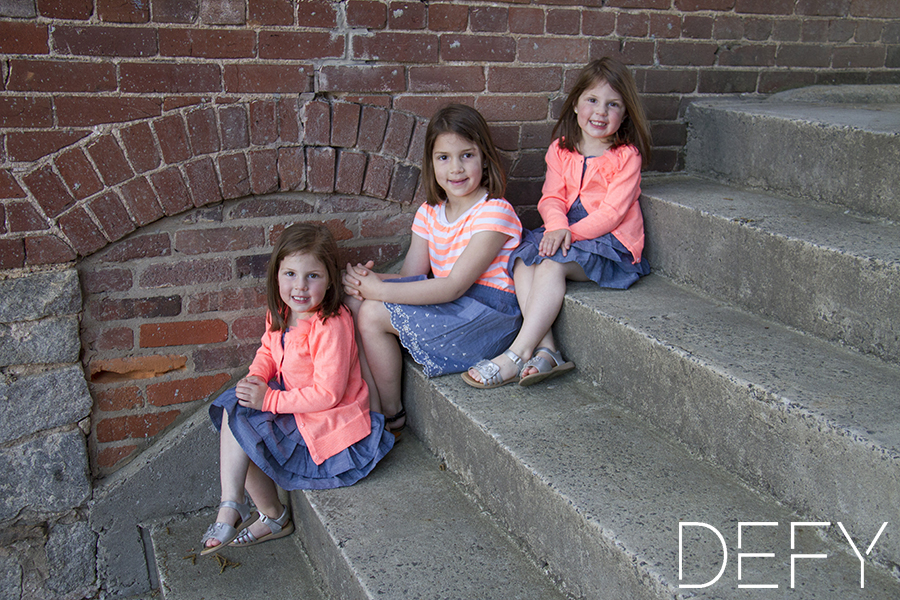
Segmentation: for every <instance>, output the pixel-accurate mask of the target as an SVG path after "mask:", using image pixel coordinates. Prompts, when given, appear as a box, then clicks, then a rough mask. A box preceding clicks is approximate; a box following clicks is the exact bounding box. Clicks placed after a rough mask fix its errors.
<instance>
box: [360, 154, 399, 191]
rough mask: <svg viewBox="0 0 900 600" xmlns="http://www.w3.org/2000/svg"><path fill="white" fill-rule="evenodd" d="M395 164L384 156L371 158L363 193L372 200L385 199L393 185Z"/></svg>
mask: <svg viewBox="0 0 900 600" xmlns="http://www.w3.org/2000/svg"><path fill="white" fill-rule="evenodd" d="M393 167H394V162H393V161H392V160H390V159H388V158H385V157H383V156H377V155H375V156H370V157H369V164H368V166H367V167H366V178H365V180H364V181H363V193H364V194H365V195H366V196H371V197H372V198H385V197H387V194H388V189H389V188H390V185H391V171H392V170H393Z"/></svg>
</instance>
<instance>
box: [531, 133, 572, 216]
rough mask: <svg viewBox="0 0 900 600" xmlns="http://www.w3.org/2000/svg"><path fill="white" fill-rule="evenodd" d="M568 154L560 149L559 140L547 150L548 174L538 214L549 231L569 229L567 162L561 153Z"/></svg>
mask: <svg viewBox="0 0 900 600" xmlns="http://www.w3.org/2000/svg"><path fill="white" fill-rule="evenodd" d="M562 152H567V151H566V150H563V149H561V148H560V147H559V140H554V142H553V143H552V144H550V148H548V149H547V154H546V155H545V158H544V160H545V162H546V163H547V174H546V175H545V177H544V187H543V188H542V190H541V199H540V201H538V212H539V213H541V218H542V219H543V220H544V228H545V229H546V230H547V231H555V230H557V229H568V228H569V219H568V218H567V217H566V213H568V212H569V207H568V204H567V202H566V201H567V198H568V194H567V189H566V188H567V184H568V181H567V179H566V174H565V166H566V161H563V159H562V156H561V153H562Z"/></svg>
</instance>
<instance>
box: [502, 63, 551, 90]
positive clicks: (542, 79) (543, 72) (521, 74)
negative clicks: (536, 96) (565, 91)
mask: <svg viewBox="0 0 900 600" xmlns="http://www.w3.org/2000/svg"><path fill="white" fill-rule="evenodd" d="M561 85H562V69H561V68H559V67H530V68H522V67H491V68H490V70H489V71H488V90H489V91H491V92H552V91H555V90H558V89H559V88H560V86H561Z"/></svg>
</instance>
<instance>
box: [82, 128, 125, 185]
mask: <svg viewBox="0 0 900 600" xmlns="http://www.w3.org/2000/svg"><path fill="white" fill-rule="evenodd" d="M87 151H88V154H89V155H90V156H91V158H92V159H93V160H94V164H95V165H97V169H98V170H99V171H100V177H102V178H103V182H104V183H105V184H106V185H109V186H111V185H116V184H117V183H121V182H123V181H125V180H126V179H128V178H130V177H133V176H134V171H132V170H131V165H129V164H128V161H127V160H126V159H125V153H124V152H122V149H121V148H120V147H119V143H118V142H117V141H116V139H115V138H114V137H113V136H112V135H110V134H107V135H104V136H102V137H100V138H99V139H97V140H96V141H94V142H91V143H90V144H88V146H87Z"/></svg>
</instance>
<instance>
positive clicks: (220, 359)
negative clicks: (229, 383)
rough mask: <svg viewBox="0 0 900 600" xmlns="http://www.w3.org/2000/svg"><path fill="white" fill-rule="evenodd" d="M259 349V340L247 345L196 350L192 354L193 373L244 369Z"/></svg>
mask: <svg viewBox="0 0 900 600" xmlns="http://www.w3.org/2000/svg"><path fill="white" fill-rule="evenodd" d="M258 349H259V340H258V339H257V340H255V341H253V342H251V343H248V344H239V345H231V344H229V345H227V346H221V347H218V348H203V347H201V348H198V349H197V350H195V351H194V353H193V358H194V371H195V372H201V373H202V372H205V371H221V370H222V369H236V368H238V367H246V366H247V365H248V364H250V361H252V360H253V357H254V356H255V355H256V351H257V350H258Z"/></svg>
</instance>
